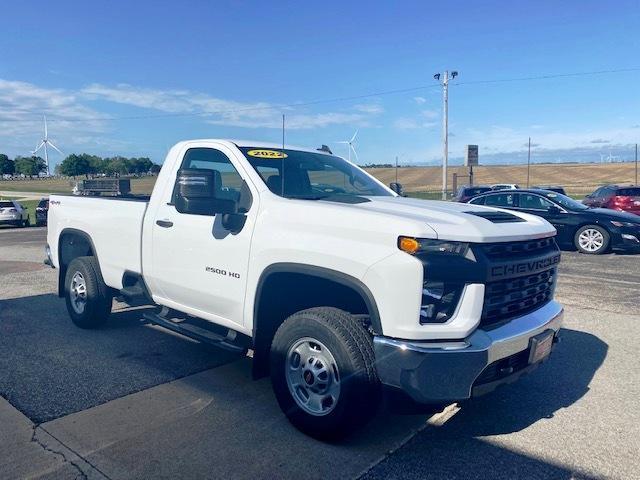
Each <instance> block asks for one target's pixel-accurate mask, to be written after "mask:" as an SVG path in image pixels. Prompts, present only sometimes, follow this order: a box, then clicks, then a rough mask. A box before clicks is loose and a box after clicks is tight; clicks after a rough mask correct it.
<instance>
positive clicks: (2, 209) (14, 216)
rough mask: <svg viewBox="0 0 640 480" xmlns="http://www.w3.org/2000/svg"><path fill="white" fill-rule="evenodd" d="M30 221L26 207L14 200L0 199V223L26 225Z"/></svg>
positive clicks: (17, 225)
mask: <svg viewBox="0 0 640 480" xmlns="http://www.w3.org/2000/svg"><path fill="white" fill-rule="evenodd" d="M30 223H31V220H30V218H29V213H28V212H27V209H26V208H24V207H23V206H22V205H20V204H19V203H18V202H16V201H15V200H0V225H7V224H8V225H15V226H16V227H28V226H29V224H30Z"/></svg>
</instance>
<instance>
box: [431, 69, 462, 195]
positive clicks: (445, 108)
mask: <svg viewBox="0 0 640 480" xmlns="http://www.w3.org/2000/svg"><path fill="white" fill-rule="evenodd" d="M457 76H458V72H455V71H454V72H451V77H449V70H445V71H444V74H442V75H441V74H440V73H436V74H435V75H434V76H433V78H434V79H436V80H437V81H438V82H439V81H440V77H442V143H443V146H442V149H443V150H442V200H446V199H447V166H448V164H449V80H453V79H454V78H456V77H457Z"/></svg>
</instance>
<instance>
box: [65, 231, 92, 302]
mask: <svg viewBox="0 0 640 480" xmlns="http://www.w3.org/2000/svg"><path fill="white" fill-rule="evenodd" d="M87 256H88V257H94V256H95V249H94V248H93V242H92V241H91V238H90V237H89V235H87V234H86V233H84V232H81V231H79V230H64V231H63V232H62V233H61V234H60V240H59V242H58V263H59V265H60V268H59V270H58V296H59V297H62V296H64V279H65V276H66V274H67V267H68V266H69V264H70V263H71V262H72V260H73V259H74V258H77V257H87Z"/></svg>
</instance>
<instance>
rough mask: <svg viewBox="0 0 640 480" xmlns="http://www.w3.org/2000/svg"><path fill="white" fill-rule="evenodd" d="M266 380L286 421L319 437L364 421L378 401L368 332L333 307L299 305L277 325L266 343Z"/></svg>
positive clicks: (351, 428)
mask: <svg viewBox="0 0 640 480" xmlns="http://www.w3.org/2000/svg"><path fill="white" fill-rule="evenodd" d="M271 382H272V384H273V389H274V392H275V395H276V398H277V400H278V403H279V405H280V408H281V409H282V411H283V412H284V414H285V415H286V416H287V418H288V419H289V420H290V421H291V423H292V424H293V425H294V426H295V427H296V428H298V429H299V430H301V431H302V432H304V433H306V434H308V435H310V436H312V437H315V438H319V439H323V440H332V439H338V438H341V437H344V436H345V435H348V434H349V433H351V432H353V431H354V430H355V429H357V428H358V427H360V426H362V425H364V424H365V423H366V422H367V421H368V420H370V419H371V417H372V416H373V415H374V414H375V412H376V410H377V408H378V404H379V394H380V383H379V381H378V377H377V373H376V370H375V365H374V353H373V344H372V340H371V336H370V335H369V334H368V332H367V331H366V330H365V329H364V327H362V325H361V324H360V323H359V322H358V320H357V319H356V318H354V317H353V316H352V315H351V314H349V313H347V312H345V311H343V310H339V309H337V308H332V307H317V308H311V309H308V310H303V311H300V312H297V313H295V314H293V315H291V316H290V317H289V318H287V320H285V321H284V323H282V325H280V327H279V328H278V331H277V332H276V334H275V336H274V339H273V343H272V345H271Z"/></svg>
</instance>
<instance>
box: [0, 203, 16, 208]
mask: <svg viewBox="0 0 640 480" xmlns="http://www.w3.org/2000/svg"><path fill="white" fill-rule="evenodd" d="M13 206H14V205H13V202H7V201H4V202H0V208H13Z"/></svg>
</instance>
